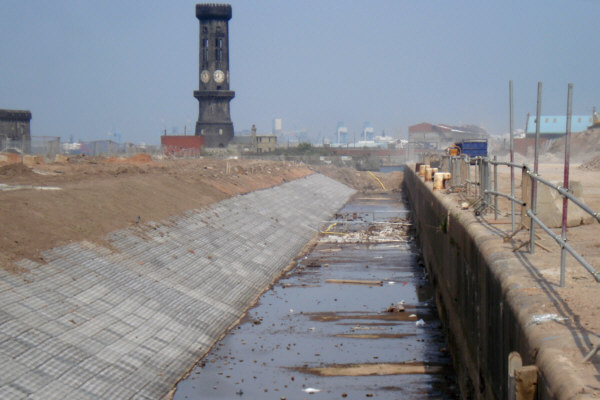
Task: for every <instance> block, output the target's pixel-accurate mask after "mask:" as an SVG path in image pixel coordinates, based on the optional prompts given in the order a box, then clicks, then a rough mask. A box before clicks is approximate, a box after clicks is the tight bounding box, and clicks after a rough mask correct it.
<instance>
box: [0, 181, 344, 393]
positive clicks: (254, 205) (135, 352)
mask: <svg viewBox="0 0 600 400" xmlns="http://www.w3.org/2000/svg"><path fill="white" fill-rule="evenodd" d="M353 193H354V190H352V189H350V188H348V187H346V186H344V185H342V184H340V183H338V182H336V181H333V180H331V179H329V178H327V177H325V176H323V175H318V174H315V175H311V176H308V177H306V178H302V179H298V180H295V181H292V182H289V183H286V184H283V185H280V186H278V187H274V188H271V189H267V190H261V191H256V192H252V193H249V194H247V195H243V196H237V197H234V198H231V199H228V200H225V201H222V202H220V203H217V204H215V205H213V206H212V207H210V208H208V209H204V210H200V211H191V212H189V213H187V214H186V215H184V216H181V217H175V218H172V219H170V220H168V221H162V222H159V223H149V224H145V225H144V226H135V227H131V228H130V229H125V230H122V231H118V232H114V233H112V234H111V235H109V237H108V242H109V243H110V247H111V249H109V248H106V247H102V246H99V245H96V244H92V243H88V242H78V243H73V244H70V245H68V246H64V247H60V248H55V249H52V250H51V251H48V252H46V253H45V254H44V259H45V260H46V262H47V263H46V264H38V263H35V262H32V261H29V260H23V261H21V262H20V266H21V267H23V268H26V269H27V270H29V272H27V273H24V274H21V275H13V274H10V273H8V272H5V271H3V270H0V398H2V399H23V398H31V399H53V398H57V399H66V398H77V399H99V398H104V399H108V398H110V399H116V398H121V399H124V398H135V399H157V398H161V397H163V396H164V395H166V394H167V393H168V392H169V391H170V390H171V388H172V387H173V385H174V384H175V383H176V382H177V381H178V380H179V379H180V378H181V377H182V375H184V374H185V373H186V372H187V371H188V370H189V369H190V368H191V367H192V366H193V364H194V362H195V361H196V360H198V359H199V358H200V357H201V356H202V355H203V354H205V353H206V351H207V350H208V349H209V348H210V347H211V346H212V345H213V344H214V343H215V341H216V340H218V339H219V338H220V337H221V336H222V335H223V334H224V333H225V332H226V330H227V329H228V328H230V327H231V326H232V325H233V324H234V323H235V322H236V321H238V319H239V318H240V317H241V316H242V315H243V313H244V312H245V310H246V309H247V308H248V307H249V306H250V305H251V304H253V302H254V301H255V300H256V299H257V298H258V296H259V295H260V293H261V292H262V291H264V290H265V289H266V288H267V287H268V286H269V285H270V284H271V283H272V282H273V280H274V279H276V278H277V277H278V275H279V274H281V272H282V271H283V269H284V268H285V267H286V266H287V265H288V264H289V263H290V262H291V261H292V260H293V258H294V257H295V256H296V255H297V254H298V253H299V252H300V251H301V249H302V248H303V247H304V246H305V245H306V244H307V243H308V242H309V241H310V240H311V239H312V238H313V237H314V236H315V234H316V233H317V229H318V228H319V226H320V225H321V223H322V221H323V220H327V219H328V217H329V216H330V215H331V214H333V213H334V212H335V211H337V210H338V209H339V208H341V207H342V206H343V204H344V203H345V202H346V201H347V200H348V198H349V197H350V196H351V195H352V194H353Z"/></svg>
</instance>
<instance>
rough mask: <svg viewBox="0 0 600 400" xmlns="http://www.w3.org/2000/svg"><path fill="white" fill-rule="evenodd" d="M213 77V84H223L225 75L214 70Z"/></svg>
mask: <svg viewBox="0 0 600 400" xmlns="http://www.w3.org/2000/svg"><path fill="white" fill-rule="evenodd" d="M213 76H214V78H215V82H217V83H223V81H224V80H225V74H224V73H223V71H221V70H220V69H218V70H216V71H215V73H214V75H213Z"/></svg>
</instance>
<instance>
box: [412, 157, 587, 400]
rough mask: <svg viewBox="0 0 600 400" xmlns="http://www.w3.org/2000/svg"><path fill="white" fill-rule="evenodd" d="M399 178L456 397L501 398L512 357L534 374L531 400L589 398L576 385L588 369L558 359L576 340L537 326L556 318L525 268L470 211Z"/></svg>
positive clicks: (560, 325) (563, 327)
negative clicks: (533, 369) (411, 215)
mask: <svg viewBox="0 0 600 400" xmlns="http://www.w3.org/2000/svg"><path fill="white" fill-rule="evenodd" d="M404 171H405V172H404V190H405V192H406V193H407V195H408V198H409V201H410V205H411V208H412V210H413V212H414V219H415V225H416V229H417V233H418V240H419V243H420V245H421V247H422V251H423V256H424V260H425V263H426V267H427V269H428V271H429V273H430V279H431V281H432V284H433V286H434V287H435V289H436V301H437V304H438V309H439V311H440V317H441V319H442V322H443V323H444V325H445V326H446V328H447V330H448V340H449V342H450V343H449V344H450V347H451V349H452V353H453V358H454V364H455V369H456V371H457V374H458V378H459V383H460V387H461V394H462V397H463V398H465V399H471V398H477V399H506V398H509V397H508V389H507V382H508V355H509V353H511V352H514V351H516V352H518V353H519V354H520V355H521V357H522V358H523V365H536V366H537V367H538V368H539V374H538V379H539V381H538V395H537V397H536V398H538V399H554V398H557V399H583V398H586V399H587V398H592V397H590V396H589V394H586V393H589V391H590V390H593V388H590V386H589V385H586V384H585V383H586V382H583V381H582V379H581V376H582V375H583V373H582V371H584V369H585V368H588V366H586V365H585V364H583V363H580V362H579V363H574V362H572V361H571V360H570V359H569V358H568V357H565V356H564V354H577V357H579V358H580V359H581V353H582V351H585V345H584V339H583V338H582V337H581V336H580V335H581V334H580V333H579V332H578V331H577V330H572V329H570V328H569V327H568V325H569V324H568V323H564V322H560V321H558V322H557V321H553V320H552V319H550V320H548V321H543V322H540V319H539V317H540V316H541V315H548V313H553V312H556V313H557V314H558V315H559V316H560V315H561V314H562V313H561V310H557V309H556V305H557V303H558V302H557V301H556V300H555V299H553V298H551V297H550V295H549V294H550V292H551V288H547V287H544V286H543V285H544V284H543V282H541V281H540V280H539V279H536V275H535V272H533V271H534V269H533V268H532V265H531V264H528V262H527V261H526V260H524V259H519V257H518V255H515V253H513V252H512V251H510V249H508V250H507V248H506V246H503V245H502V240H501V239H500V237H499V236H498V234H497V233H496V232H494V231H493V230H490V229H488V228H486V227H485V226H483V224H481V223H480V222H478V221H477V220H476V219H475V218H474V216H473V214H472V212H466V211H460V210H459V207H458V204H457V202H456V199H454V200H452V199H451V198H449V196H444V195H442V194H441V193H440V192H433V190H432V187H431V185H429V184H425V183H424V182H423V181H422V179H421V178H419V177H418V176H416V174H415V173H414V171H412V170H411V169H410V168H408V167H407V168H405V169H404ZM540 289H541V290H540ZM564 319H565V320H566V318H564Z"/></svg>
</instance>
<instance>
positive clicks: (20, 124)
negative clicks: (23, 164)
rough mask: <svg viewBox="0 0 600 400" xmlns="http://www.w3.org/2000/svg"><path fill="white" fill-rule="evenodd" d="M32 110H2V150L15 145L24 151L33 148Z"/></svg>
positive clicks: (0, 139) (0, 135) (0, 145)
mask: <svg viewBox="0 0 600 400" xmlns="http://www.w3.org/2000/svg"><path fill="white" fill-rule="evenodd" d="M30 121H31V111H27V110H0V151H2V150H5V149H6V148H7V147H9V146H11V147H15V148H18V149H19V150H21V151H23V152H24V153H29V152H30V150H31V129H30V124H29V123H30Z"/></svg>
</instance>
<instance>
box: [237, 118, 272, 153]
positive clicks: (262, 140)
mask: <svg viewBox="0 0 600 400" xmlns="http://www.w3.org/2000/svg"><path fill="white" fill-rule="evenodd" d="M229 145H230V147H231V146H232V147H235V148H237V149H238V150H239V152H241V153H270V152H272V151H275V149H277V135H257V134H256V126H255V125H252V129H251V130H250V135H236V136H234V137H233V139H232V140H231V142H230V143H229Z"/></svg>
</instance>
